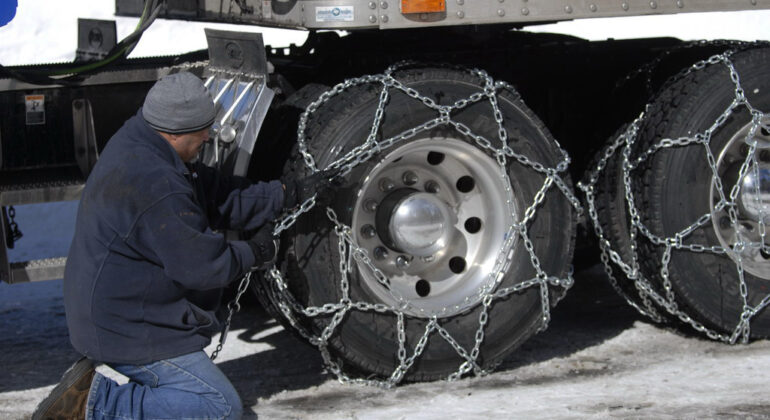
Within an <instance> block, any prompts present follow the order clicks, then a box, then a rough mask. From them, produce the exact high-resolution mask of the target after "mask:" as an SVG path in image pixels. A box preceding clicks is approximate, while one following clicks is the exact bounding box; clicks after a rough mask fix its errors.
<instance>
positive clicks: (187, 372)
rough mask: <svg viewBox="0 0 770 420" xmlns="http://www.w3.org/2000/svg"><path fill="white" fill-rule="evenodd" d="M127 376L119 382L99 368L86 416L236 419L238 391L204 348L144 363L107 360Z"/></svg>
mask: <svg viewBox="0 0 770 420" xmlns="http://www.w3.org/2000/svg"><path fill="white" fill-rule="evenodd" d="M109 366H110V367H111V368H112V369H114V370H116V371H117V372H119V373H121V374H122V375H125V376H127V377H128V378H129V379H130V381H129V382H128V383H127V384H125V385H118V384H117V383H116V382H115V381H113V380H111V379H109V378H107V377H105V376H103V375H101V374H99V373H97V374H96V375H94V380H93V382H92V383H91V391H90V393H89V394H88V403H87V406H86V419H88V420H91V419H111V420H112V419H147V420H150V419H152V420H160V419H163V420H168V419H175V420H177V419H179V420H181V419H187V420H192V419H196V420H197V419H228V420H229V419H240V418H241V415H242V414H243V406H242V404H241V398H240V397H239V396H238V392H237V391H236V390H235V388H233V385H232V384H231V383H230V381H229V380H228V379H227V377H226V376H225V375H224V373H222V371H221V370H219V368H218V367H217V366H216V365H215V364H214V362H213V361H211V359H209V357H208V356H206V353H204V352H202V351H197V352H195V353H190V354H185V355H183V356H179V357H174V358H172V359H166V360H161V361H158V362H154V363H150V364H147V365H139V366H135V365H109Z"/></svg>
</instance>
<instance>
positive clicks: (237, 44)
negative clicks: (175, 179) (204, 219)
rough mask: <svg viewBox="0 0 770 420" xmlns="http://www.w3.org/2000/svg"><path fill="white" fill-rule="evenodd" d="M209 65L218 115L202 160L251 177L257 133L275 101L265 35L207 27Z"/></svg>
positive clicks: (208, 75)
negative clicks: (250, 165) (270, 83)
mask: <svg viewBox="0 0 770 420" xmlns="http://www.w3.org/2000/svg"><path fill="white" fill-rule="evenodd" d="M206 38H207V40H208V45H209V65H208V67H206V69H205V70H204V72H203V75H204V78H205V80H206V82H205V84H206V87H207V88H208V89H209V91H210V92H211V96H212V97H213V98H214V103H215V105H216V107H217V117H216V119H215V120H214V125H213V127H212V130H211V140H210V141H209V142H208V143H206V145H205V146H204V149H203V150H202V152H201V154H200V159H201V161H202V162H203V163H204V164H206V165H208V166H212V167H216V168H219V169H220V170H222V172H223V173H226V174H229V175H240V176H245V175H246V173H247V171H248V168H249V162H250V161H251V153H252V151H253V150H254V144H255V142H256V140H257V135H258V134H259V130H260V129H261V127H262V123H263V121H264V120H265V115H266V114H267V110H268V108H269V107H270V103H271V102H272V100H273V96H274V92H273V91H272V90H271V89H269V88H268V87H267V76H268V65H267V58H266V54H265V47H264V44H263V42H262V34H258V33H243V32H229V31H219V30H213V29H206Z"/></svg>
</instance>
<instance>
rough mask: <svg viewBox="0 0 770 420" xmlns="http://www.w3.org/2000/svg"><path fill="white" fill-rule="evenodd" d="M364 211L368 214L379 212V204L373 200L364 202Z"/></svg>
mask: <svg viewBox="0 0 770 420" xmlns="http://www.w3.org/2000/svg"><path fill="white" fill-rule="evenodd" d="M364 210H366V211H368V212H375V211H377V202H376V201H374V200H372V199H371V198H370V199H368V200H366V201H364Z"/></svg>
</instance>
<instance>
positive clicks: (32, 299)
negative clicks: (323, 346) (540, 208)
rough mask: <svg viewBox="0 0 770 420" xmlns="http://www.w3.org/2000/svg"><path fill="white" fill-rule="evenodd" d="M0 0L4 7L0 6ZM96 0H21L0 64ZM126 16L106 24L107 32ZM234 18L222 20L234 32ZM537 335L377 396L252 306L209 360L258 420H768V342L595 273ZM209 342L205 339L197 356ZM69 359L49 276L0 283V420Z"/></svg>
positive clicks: (692, 28) (46, 53)
mask: <svg viewBox="0 0 770 420" xmlns="http://www.w3.org/2000/svg"><path fill="white" fill-rule="evenodd" d="M0 1H2V0H0ZM113 7H114V6H113V3H112V2H111V1H105V0H80V1H77V2H63V1H56V0H24V1H22V2H20V5H19V10H18V13H17V16H16V18H15V19H14V20H13V21H12V22H11V23H10V24H9V25H7V26H5V27H2V28H0V64H3V65H13V64H26V63H42V62H56V61H69V60H71V59H72V58H73V57H74V51H75V47H76V18H77V17H89V18H101V19H111V18H112V12H113ZM769 21H770V14H768V12H764V11H761V12H759V11H755V12H739V13H724V14H707V15H688V16H677V17H640V18H623V19H593V20H584V21H578V22H567V23H558V24H554V25H545V26H540V27H536V28H533V30H537V31H550V30H555V31H560V32H565V33H570V34H575V35H578V36H583V37H586V38H588V39H603V38H607V37H614V38H629V37H638V36H666V35H670V36H678V37H680V38H682V39H717V38H733V39H744V40H754V39H770V25H767V22H769ZM136 22H137V19H132V18H117V23H118V33H119V37H123V36H125V35H126V34H128V33H129V32H130V31H131V29H132V28H133V26H134V25H136ZM203 27H220V28H221V27H222V26H221V25H213V24H207V23H206V24H204V23H186V22H168V21H162V20H159V21H158V22H156V23H155V25H154V26H153V27H152V28H151V29H150V30H149V31H148V32H147V33H146V34H145V36H144V37H143V39H142V41H141V42H140V44H139V46H138V47H137V48H136V49H135V50H134V53H133V55H134V56H140V55H158V54H171V53H176V52H183V51H188V50H193V49H200V48H205V38H204V37H203V31H202V28H203ZM231 27H232V26H231ZM235 28H237V29H239V30H245V29H251V30H259V31H263V32H264V35H265V40H266V43H268V44H272V45H274V46H286V45H288V44H289V43H292V42H294V43H300V42H302V40H303V39H304V37H305V33H304V32H301V31H287V30H267V29H264V28H248V27H244V26H236V27H235ZM74 209H75V204H73V203H57V204H50V205H35V206H19V207H17V213H18V216H17V218H18V220H19V224H20V227H21V229H22V231H23V232H25V235H26V236H25V237H24V238H23V239H22V240H21V241H20V242H19V244H18V248H16V249H15V250H12V251H11V258H12V259H13V260H23V259H28V258H42V257H48V256H56V255H64V253H66V248H67V245H68V243H69V240H70V238H71V235H72V224H71V223H72V220H74ZM577 280H578V281H577V284H576V286H575V288H574V290H572V291H571V293H570V294H569V295H568V296H567V298H566V299H565V300H564V302H562V304H560V306H559V307H558V308H556V310H555V311H554V313H553V321H552V324H551V327H550V328H549V329H548V330H547V331H545V332H543V333H541V334H539V335H537V336H535V337H534V338H532V339H531V340H529V341H528V342H527V343H525V344H524V345H523V346H522V347H521V348H520V349H518V350H517V351H516V352H515V353H514V354H513V355H512V356H511V358H510V359H509V360H508V361H507V362H506V363H504V365H503V366H502V367H501V369H500V370H499V371H498V372H497V373H495V374H493V375H490V376H487V377H484V378H471V379H464V380H462V381H459V382H455V383H446V382H435V383H426V384H412V385H405V386H401V387H399V388H396V389H394V390H389V391H387V390H380V389H374V388H366V387H360V386H348V385H341V384H339V383H337V382H336V381H335V380H334V378H332V377H331V376H329V375H327V374H326V373H324V372H323V370H322V366H321V360H320V356H319V355H318V354H317V352H316V351H315V350H314V349H312V348H310V347H309V346H307V345H306V344H304V343H301V342H300V341H298V340H297V339H295V337H294V336H293V335H292V334H290V333H289V332H287V331H286V330H284V329H283V328H282V327H281V326H280V325H278V324H277V323H276V322H275V320H272V319H270V318H269V317H268V316H267V315H266V314H265V313H264V312H262V311H260V310H259V309H258V308H256V307H255V305H253V303H254V302H252V306H251V307H250V308H249V309H247V310H245V311H244V312H242V313H239V314H238V315H236V317H235V319H234V327H233V331H232V332H231V335H230V338H229V340H228V343H227V345H226V346H225V348H224V350H223V352H222V354H221V355H220V358H219V359H218V363H219V366H220V367H221V368H222V369H223V370H224V371H225V373H226V374H227V375H228V377H230V378H231V379H232V381H233V383H234V384H235V386H236V387H237V388H238V390H239V392H240V394H241V395H242V397H243V400H244V402H245V404H246V405H247V406H248V407H250V410H249V413H248V415H247V418H256V417H257V415H258V416H259V418H261V419H317V420H321V419H439V418H440V419H444V418H447V417H456V418H462V419H486V418H537V419H572V418H576V419H605V418H649V419H703V418H708V419H715V418H730V419H732V418H741V419H770V403H769V402H768V399H767V396H766V394H767V390H768V389H770V376H768V375H767V374H766V373H765V370H766V369H764V368H765V367H766V366H768V364H770V342H768V341H758V342H754V343H751V344H749V345H740V346H726V345H723V344H720V343H714V342H711V341H708V340H704V339H702V338H700V337H696V336H691V335H686V334H682V333H679V332H674V331H672V330H669V329H666V328H662V327H659V326H655V325H651V324H649V323H647V322H646V321H645V320H643V319H641V318H640V317H639V316H638V315H637V314H636V313H635V312H633V311H632V310H631V309H630V308H629V307H628V306H626V305H625V304H624V303H623V302H622V301H621V300H620V298H618V297H617V296H616V295H615V294H614V293H613V292H612V291H611V290H609V288H608V286H607V283H606V281H605V280H604V278H603V275H602V273H601V270H600V269H599V268H598V267H592V268H590V269H589V270H587V271H583V272H580V273H578V276H577ZM211 350H213V348H211V347H210V348H209V349H208V351H211ZM76 358H77V355H76V354H75V353H74V351H73V350H72V349H71V347H70V346H69V342H68V338H67V330H66V323H65V318H64V311H63V306H62V298H61V281H50V282H43V283H38V284H22V285H13V286H10V285H7V284H4V283H0V372H2V373H0V419H25V418H28V417H29V415H30V413H31V412H32V411H33V410H34V407H35V406H36V405H37V403H38V402H39V401H40V400H42V399H43V398H44V396H45V395H46V394H47V393H48V392H49V391H50V389H51V388H52V387H53V386H54V384H55V383H56V382H57V381H58V379H59V377H60V375H61V373H62V372H64V370H65V369H66V368H67V366H68V365H69V364H71V363H72V362H73V361H74V360H75V359H76Z"/></svg>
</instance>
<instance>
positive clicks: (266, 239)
mask: <svg viewBox="0 0 770 420" xmlns="http://www.w3.org/2000/svg"><path fill="white" fill-rule="evenodd" d="M274 228H275V226H274V225H273V223H265V224H264V225H262V227H260V228H259V230H257V232H256V233H255V234H254V236H252V237H251V239H249V240H247V241H246V243H247V244H249V247H250V248H251V252H253V253H254V258H255V262H254V266H253V267H251V269H252V270H266V269H268V268H270V266H271V265H273V263H275V259H276V257H277V256H278V247H279V244H280V242H279V241H278V238H277V237H275V236H273V229H274Z"/></svg>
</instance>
